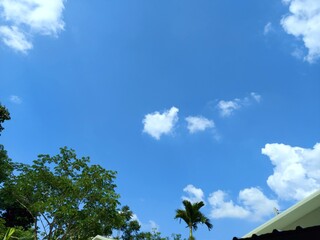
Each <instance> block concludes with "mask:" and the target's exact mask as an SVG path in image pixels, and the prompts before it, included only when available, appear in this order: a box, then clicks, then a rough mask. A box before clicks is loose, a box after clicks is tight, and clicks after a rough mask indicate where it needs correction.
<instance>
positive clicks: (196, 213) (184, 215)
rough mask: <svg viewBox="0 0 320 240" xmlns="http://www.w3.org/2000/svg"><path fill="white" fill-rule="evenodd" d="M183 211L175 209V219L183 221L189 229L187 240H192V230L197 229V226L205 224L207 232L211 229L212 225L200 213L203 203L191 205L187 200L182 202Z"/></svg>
mask: <svg viewBox="0 0 320 240" xmlns="http://www.w3.org/2000/svg"><path fill="white" fill-rule="evenodd" d="M182 203H183V205H184V208H185V209H177V210H176V216H175V219H180V221H181V220H183V221H184V222H185V223H186V224H187V227H188V228H189V232H190V234H189V240H193V239H194V237H193V234H192V231H193V230H195V231H196V230H197V229H198V224H205V225H206V226H207V227H208V229H209V230H211V229H212V227H213V225H212V224H211V222H210V220H209V219H208V218H207V217H206V216H205V215H204V214H203V213H202V212H201V211H200V208H202V207H203V206H204V202H202V201H200V202H196V203H191V202H189V201H188V200H184V201H183V202H182Z"/></svg>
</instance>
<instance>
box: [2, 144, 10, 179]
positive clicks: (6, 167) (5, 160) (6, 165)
mask: <svg viewBox="0 0 320 240" xmlns="http://www.w3.org/2000/svg"><path fill="white" fill-rule="evenodd" d="M12 171H13V165H12V161H11V159H10V158H9V157H8V154H7V151H6V150H5V149H4V146H3V145H1V144H0V184H2V183H3V182H4V181H5V180H6V179H7V178H8V177H9V176H10V174H11V173H12Z"/></svg>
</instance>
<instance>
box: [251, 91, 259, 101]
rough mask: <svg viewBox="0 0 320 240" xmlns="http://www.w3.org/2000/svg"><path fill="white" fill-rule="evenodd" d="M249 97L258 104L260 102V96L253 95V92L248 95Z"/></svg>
mask: <svg viewBox="0 0 320 240" xmlns="http://www.w3.org/2000/svg"><path fill="white" fill-rule="evenodd" d="M250 96H251V97H252V98H253V99H254V100H255V101H256V102H258V103H259V102H260V101H261V95H259V94H257V93H255V92H252V93H250Z"/></svg>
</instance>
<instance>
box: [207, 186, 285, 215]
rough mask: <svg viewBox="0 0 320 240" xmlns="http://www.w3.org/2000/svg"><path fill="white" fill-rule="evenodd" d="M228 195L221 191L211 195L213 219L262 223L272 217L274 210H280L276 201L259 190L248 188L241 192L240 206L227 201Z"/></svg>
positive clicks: (210, 202)
mask: <svg viewBox="0 0 320 240" xmlns="http://www.w3.org/2000/svg"><path fill="white" fill-rule="evenodd" d="M227 197H228V196H227V194H226V193H225V192H223V191H221V190H218V191H216V192H213V193H212V194H210V196H209V198H208V201H209V204H210V205H211V207H212V209H211V213H210V216H211V217H212V218H240V219H248V220H250V221H260V220H262V219H263V218H265V217H267V216H270V215H271V214H272V213H273V211H274V208H279V206H278V203H277V201H276V200H271V199H268V198H267V197H266V196H265V195H264V194H263V193H262V191H261V190H260V189H258V188H246V189H244V190H242V191H240V192H239V197H238V201H239V204H235V203H234V202H233V201H232V200H227V199H226V198H227Z"/></svg>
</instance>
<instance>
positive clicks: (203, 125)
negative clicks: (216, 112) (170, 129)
mask: <svg viewBox="0 0 320 240" xmlns="http://www.w3.org/2000/svg"><path fill="white" fill-rule="evenodd" d="M186 121H187V123H188V126H187V128H188V130H189V132H190V133H196V132H201V131H205V130H206V129H208V128H213V127H214V122H213V121H212V120H209V119H207V118H205V117H202V116H189V117H186Z"/></svg>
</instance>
